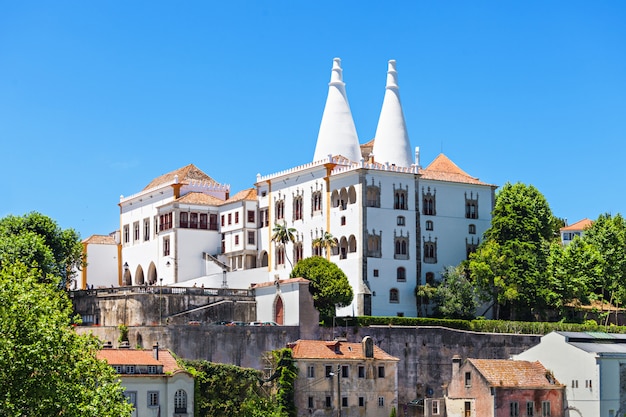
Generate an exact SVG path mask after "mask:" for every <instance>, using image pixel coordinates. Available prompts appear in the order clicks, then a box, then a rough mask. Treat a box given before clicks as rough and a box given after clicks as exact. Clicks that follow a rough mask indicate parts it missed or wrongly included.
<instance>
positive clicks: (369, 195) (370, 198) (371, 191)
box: [365, 185, 380, 207]
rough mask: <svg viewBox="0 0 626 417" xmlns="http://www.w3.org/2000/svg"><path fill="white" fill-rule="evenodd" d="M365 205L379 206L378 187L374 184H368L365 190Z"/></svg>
mask: <svg viewBox="0 0 626 417" xmlns="http://www.w3.org/2000/svg"><path fill="white" fill-rule="evenodd" d="M365 194H366V201H365V205H366V206H367V207H380V188H379V187H376V186H375V185H368V186H367V190H366V191H365Z"/></svg>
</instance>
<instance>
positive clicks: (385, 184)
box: [119, 58, 496, 316]
mask: <svg viewBox="0 0 626 417" xmlns="http://www.w3.org/2000/svg"><path fill="white" fill-rule="evenodd" d="M328 88H329V89H328V98H327V101H326V106H325V108H324V112H323V116H322V121H321V124H320V130H319V134H318V139H317V145H316V148H315V154H314V156H313V160H312V162H310V163H307V164H305V165H301V166H297V167H293V168H290V169H287V170H285V171H282V172H278V173H273V174H268V175H258V176H257V179H256V183H255V189H251V190H244V191H242V192H240V193H238V194H236V195H235V196H233V197H232V198H230V196H229V194H230V189H229V187H228V186H227V185H222V184H219V183H217V182H216V181H214V180H213V179H212V178H211V177H209V176H208V175H206V174H205V173H203V172H202V171H200V170H199V169H198V168H196V167H195V166H194V165H188V166H186V167H184V168H181V169H179V170H176V171H173V172H170V173H168V174H165V175H163V176H161V177H159V178H157V179H155V180H153V181H152V182H151V183H150V184H148V186H147V187H146V188H145V189H144V190H142V191H141V192H139V193H137V194H134V195H132V196H129V197H121V198H120V203H119V205H120V230H121V245H122V252H121V253H122V261H123V262H120V267H119V269H120V271H119V275H120V280H119V283H120V285H122V284H123V285H131V284H132V285H142V284H145V283H148V284H155V283H157V280H158V281H159V282H160V280H163V281H162V282H163V284H164V285H173V284H175V285H193V284H196V285H201V284H204V285H205V286H211V287H215V286H220V285H221V284H222V283H224V282H226V281H227V282H228V284H227V285H229V286H230V287H231V288H235V287H234V286H233V285H237V286H238V288H241V287H246V288H247V287H248V286H249V285H250V284H253V283H257V284H258V283H261V282H274V281H276V280H284V279H288V278H289V273H290V272H291V264H292V263H295V262H297V261H298V260H300V259H302V258H305V257H309V256H313V255H322V256H327V257H328V258H329V259H330V260H331V261H332V262H335V263H336V264H337V265H338V266H339V267H340V268H341V269H342V270H343V271H344V272H345V273H346V275H347V276H348V279H349V281H350V283H351V285H352V288H353V290H354V294H355V297H354V301H353V303H352V305H350V306H348V307H345V308H343V309H341V310H340V311H339V312H338V314H340V315H394V316H395V315H405V316H416V315H417V307H416V299H415V295H414V294H415V287H416V286H417V285H419V284H424V283H426V282H432V281H435V280H439V279H440V278H441V274H442V272H443V270H444V268H445V267H447V266H451V265H457V264H458V263H459V262H460V261H462V260H464V259H466V257H467V255H468V253H469V252H471V251H473V250H474V249H475V248H476V247H477V246H478V244H479V243H480V236H482V234H483V233H484V231H485V230H486V229H487V228H488V227H489V224H490V221H491V210H492V208H493V204H494V191H495V188H496V187H495V186H494V185H491V184H487V183H484V182H482V181H480V180H479V179H478V178H475V177H472V176H470V175H468V174H467V173H465V172H464V171H463V170H462V169H460V168H459V167H458V166H456V165H455V164H454V163H453V162H452V161H451V160H450V159H448V158H447V157H446V156H445V155H443V154H441V155H439V156H438V157H437V158H436V159H435V160H434V161H433V162H432V163H431V164H430V165H428V166H427V167H426V168H422V167H421V166H420V161H419V151H418V149H417V148H416V150H415V152H414V154H413V153H412V152H411V146H410V142H409V137H408V130H407V128H406V123H405V119H404V114H403V111H402V105H401V101H400V95H399V88H398V82H397V72H396V63H395V61H389V64H388V71H387V85H386V90H385V95H384V100H383V106H382V109H381V113H380V119H379V123H378V127H377V129H376V136H375V138H374V139H373V140H371V141H369V142H368V143H366V144H363V145H360V144H359V140H358V137H357V134H356V128H355V126H354V121H353V119H352V115H351V112H350V106H349V104H348V99H347V93H346V89H345V84H344V82H343V73H342V68H341V61H340V60H339V59H338V58H336V59H335V60H334V62H333V67H332V70H331V81H330V83H329V87H328ZM414 157H415V160H414V159H413V158H414ZM277 224H284V225H286V226H287V227H293V228H294V229H295V230H296V242H295V243H293V244H292V243H289V244H287V247H283V245H282V244H277V243H275V242H272V240H271V237H272V234H273V229H274V227H275V226H276V225H277ZM325 233H330V234H332V236H334V238H335V241H336V247H334V248H332V251H331V253H328V254H326V253H324V250H323V249H320V248H319V247H315V245H314V244H313V242H314V240H315V239H317V238H320V237H321V236H323V235H324V234H325ZM235 283H236V284H235Z"/></svg>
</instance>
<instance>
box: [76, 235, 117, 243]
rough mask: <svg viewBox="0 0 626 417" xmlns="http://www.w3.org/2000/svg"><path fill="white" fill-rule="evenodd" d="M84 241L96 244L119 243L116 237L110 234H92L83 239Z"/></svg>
mask: <svg viewBox="0 0 626 417" xmlns="http://www.w3.org/2000/svg"><path fill="white" fill-rule="evenodd" d="M83 243H91V244H94V245H117V242H116V241H115V238H114V237H113V236H109V235H91V236H89V237H88V238H87V239H85V240H83Z"/></svg>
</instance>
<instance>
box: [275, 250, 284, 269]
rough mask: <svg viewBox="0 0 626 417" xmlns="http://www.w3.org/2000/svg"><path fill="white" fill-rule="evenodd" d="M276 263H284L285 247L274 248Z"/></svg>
mask: <svg viewBox="0 0 626 417" xmlns="http://www.w3.org/2000/svg"><path fill="white" fill-rule="evenodd" d="M276 265H285V247H284V246H279V247H277V248H276Z"/></svg>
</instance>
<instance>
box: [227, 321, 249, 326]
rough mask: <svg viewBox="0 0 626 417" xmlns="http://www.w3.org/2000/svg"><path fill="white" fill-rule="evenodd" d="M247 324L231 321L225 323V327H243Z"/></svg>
mask: <svg viewBox="0 0 626 417" xmlns="http://www.w3.org/2000/svg"><path fill="white" fill-rule="evenodd" d="M246 324H247V323H246V322H243V321H231V322H230V323H226V325H227V326H245V325H246Z"/></svg>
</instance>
